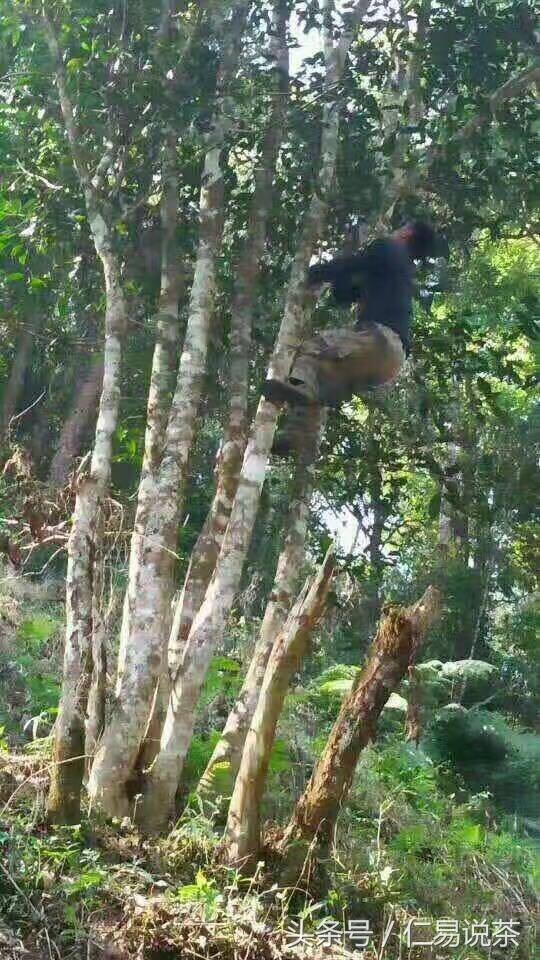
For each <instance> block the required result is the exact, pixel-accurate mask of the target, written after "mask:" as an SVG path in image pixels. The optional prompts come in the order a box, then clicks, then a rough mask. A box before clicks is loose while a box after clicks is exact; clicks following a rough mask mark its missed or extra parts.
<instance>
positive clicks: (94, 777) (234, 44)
mask: <svg viewBox="0 0 540 960" xmlns="http://www.w3.org/2000/svg"><path fill="white" fill-rule="evenodd" d="M246 9H247V7H246V4H239V5H238V6H237V8H236V12H235V15H234V16H233V20H232V23H231V24H230V30H229V31H228V33H227V37H226V40H225V42H224V56H223V61H222V64H221V67H220V75H219V78H218V91H217V98H216V110H215V115H214V121H213V125H212V131H211V134H210V137H209V139H210V144H211V146H210V147H209V149H208V151H207V154H206V157H205V162H204V169H203V172H202V177H201V192H200V203H199V216H200V228H199V244H198V250H197V258H196V263H195V272H194V278H193V284H192V288H191V296H190V304H189V312H188V323H187V328H186V334H185V340H184V345H183V350H182V354H181V358H180V365H179V370H178V377H177V382H176V390H175V393H174V397H173V400H172V404H171V408H170V413H169V418H168V422H167V428H166V432H165V440H164V445H163V455H162V457H161V462H160V464H159V468H158V470H156V471H152V472H148V473H147V474H146V475H145V476H143V477H142V478H141V484H140V490H139V500H138V516H137V518H136V521H135V528H134V531H133V537H132V543H131V554H130V566H129V578H128V587H127V591H126V598H125V603H124V616H123V621H122V630H121V635H120V651H119V658H118V676H117V684H116V696H115V706H114V710H113V713H112V716H111V720H110V722H109V723H108V725H107V727H106V729H105V731H104V734H103V737H102V739H101V742H100V745H99V748H98V751H97V754H96V758H95V760H94V764H93V766H92V771H91V774H90V778H89V783H88V790H89V793H90V796H91V797H92V798H93V799H94V800H96V801H98V802H99V803H100V804H101V805H102V806H103V807H104V808H105V809H106V810H107V811H108V812H109V813H112V814H120V815H123V814H126V813H127V812H128V811H129V802H128V797H127V793H126V784H127V782H128V780H129V777H130V775H131V772H132V770H133V768H134V765H135V763H136V761H137V757H138V754H139V748H140V742H141V738H142V737H143V735H144V732H145V729H146V725H147V720H148V716H149V713H150V710H151V708H152V701H153V698H154V694H155V688H156V682H157V680H158V678H159V677H160V676H161V674H162V667H163V650H164V637H165V636H166V630H167V626H168V618H169V610H170V599H171V594H172V576H171V574H172V560H173V553H172V550H173V546H174V544H175V541H176V533H177V528H178V521H179V517H180V511H181V503H182V497H183V494H184V491H185V482H186V473H187V463H188V456H189V453H190V449H191V444H192V440H193V436H194V432H195V427H196V418H197V411H198V407H199V401H200V396H201V390H202V384H203V379H204V374H205V370H206V359H207V352H208V344H209V339H210V330H211V320H212V313H213V300H214V287H215V267H216V259H217V256H218V253H219V249H220V242H221V236H222V221H223V171H222V169H221V162H220V161H221V153H222V150H223V145H224V141H225V136H226V134H227V132H228V130H229V126H230V119H231V118H230V109H228V107H229V105H228V103H227V98H226V88H227V84H228V81H229V79H230V78H231V76H232V74H233V73H234V70H235V68H236V62H237V57H238V52H239V41H240V37H241V32H242V26H243V23H244V19H245V15H246Z"/></svg>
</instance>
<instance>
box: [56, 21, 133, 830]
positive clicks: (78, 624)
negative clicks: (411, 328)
mask: <svg viewBox="0 0 540 960" xmlns="http://www.w3.org/2000/svg"><path fill="white" fill-rule="evenodd" d="M43 25H44V29H45V35H46V38H47V42H48V46H49V50H50V53H51V56H52V59H53V61H54V68H55V77H56V85H57V88H58V93H59V97H60V106H61V111H62V116H63V120H64V126H65V130H66V134H67V137H68V140H69V144H70V148H71V153H72V157H73V162H74V166H75V169H76V171H77V174H78V177H79V181H80V183H81V187H82V189H83V192H84V198H85V203H86V211H87V216H88V222H89V225H90V231H91V234H92V239H93V241H94V246H95V248H96V253H97V255H98V257H99V258H100V260H101V263H102V267H103V274H104V279H105V298H106V308H105V345H104V354H103V385H102V390H101V397H100V403H99V413H98V419H97V424H96V432H95V439H94V447H93V450H92V458H91V461H90V469H89V471H88V474H87V475H83V476H82V477H81V478H80V479H79V482H78V488H77V497H76V502H75V511H74V516H73V526H72V530H71V535H70V538H69V542H68V565H67V574H66V642H65V649H64V670H63V681H62V696H61V700H60V710H59V714H58V718H57V721H56V724H55V743H54V754H53V765H52V769H51V788H50V792H49V799H48V806H47V812H48V816H49V818H50V819H51V820H53V821H59V822H76V821H77V820H78V819H79V815H80V789H81V784H82V779H83V774H84V749H85V747H84V741H85V729H84V728H85V716H86V710H87V702H88V692H89V688H90V681H91V675H92V641H93V609H92V606H93V575H94V564H95V558H96V552H97V550H98V548H99V543H98V540H97V535H98V531H99V525H100V511H101V506H102V503H103V498H104V497H105V495H106V493H107V489H108V485H109V479H110V469H111V454H112V440H113V435H114V431H115V429H116V424H117V419H118V406H119V400H120V360H121V344H122V337H123V334H124V332H125V328H126V323H127V308H126V302H125V298H124V292H123V289H122V283H121V272H120V266H119V263H118V260H117V258H116V254H115V251H114V244H113V239H112V235H111V230H110V227H109V225H108V223H107V222H106V219H105V217H104V216H103V213H102V210H101V206H100V202H99V198H98V196H97V194H96V191H95V188H94V186H93V184H92V179H91V175H90V171H89V169H88V167H87V165H86V161H85V159H84V158H83V155H82V153H81V149H80V143H81V138H80V135H79V131H78V129H77V125H76V122H75V117H74V111H73V105H72V103H71V99H70V96H69V93H68V88H67V83H66V78H65V73H64V67H63V61H62V56H61V52H60V49H59V46H58V41H57V38H56V35H55V33H54V30H53V28H52V25H51V23H50V21H49V20H48V19H47V17H46V16H44V17H43Z"/></svg>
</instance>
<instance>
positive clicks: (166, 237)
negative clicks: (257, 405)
mask: <svg viewBox="0 0 540 960" xmlns="http://www.w3.org/2000/svg"><path fill="white" fill-rule="evenodd" d="M161 180H162V198H161V230H162V240H161V289H160V295H159V303H158V312H157V313H156V315H155V317H154V323H155V326H156V343H155V346H154V355H153V358H152V373H151V377H150V388H149V391H148V402H147V411H146V432H145V442H144V456H143V463H142V470H141V481H140V484H139V498H138V501H137V512H136V516H135V530H136V531H138V530H145V529H146V525H147V523H148V520H149V513H150V511H151V509H152V496H151V491H152V490H153V488H154V487H153V485H154V484H155V483H156V482H157V473H158V471H159V468H160V465H161V461H162V457H163V452H164V445H165V435H166V430H167V420H168V416H169V412H170V406H171V399H172V387H173V377H174V373H175V370H176V359H177V358H176V354H177V348H178V340H179V316H178V301H179V296H180V288H181V284H182V273H181V268H180V263H179V260H178V245H177V241H176V230H177V226H178V171H177V157H176V135H175V134H174V132H173V131H172V130H169V131H167V133H166V136H165V142H164V146H163V159H162V164H161ZM175 537H176V531H175V530H174V531H172V530H171V531H170V538H169V539H170V542H168V543H167V551H165V553H164V555H163V558H162V560H163V567H164V571H163V572H164V574H166V573H167V569H166V568H168V570H169V576H172V569H173V560H174V547H175ZM136 546H140V545H139V544H138V541H137V542H136V543H135V542H134V544H133V545H132V553H131V555H130V563H131V562H132V560H134V559H135V558H137V559H139V560H140V554H135V547H136ZM128 593H129V588H128ZM128 593H126V603H125V606H124V618H123V623H122V635H123V636H124V637H127V638H129V635H130V631H131V629H132V626H133V625H132V622H131V612H132V608H131V605H130V604H129V602H128V601H127V597H128ZM168 626H169V621H168V619H167V608H166V607H165V608H164V622H163V633H162V653H161V657H162V667H161V670H160V675H159V676H158V677H157V679H156V681H155V683H156V684H158V689H157V690H156V696H155V698H154V701H153V710H152V716H151V718H150V720H149V722H148V725H147V727H146V730H145V735H144V737H143V741H142V743H141V748H140V755H139V758H138V761H137V764H138V765H140V766H145V764H146V763H149V762H150V761H151V760H152V759H153V757H154V755H155V749H156V745H157V743H159V732H160V730H161V725H162V723H163V716H164V707H165V705H166V703H167V699H168V692H169V691H168V685H167V668H166V643H165V638H166V636H167V628H168ZM127 642H129V640H128V641H127Z"/></svg>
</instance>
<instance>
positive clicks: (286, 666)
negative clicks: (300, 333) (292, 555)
mask: <svg viewBox="0 0 540 960" xmlns="http://www.w3.org/2000/svg"><path fill="white" fill-rule="evenodd" d="M333 572H334V551H333V548H332V547H330V549H329V550H328V552H327V554H326V557H325V559H324V562H323V563H322V565H321V567H320V568H319V570H318V572H317V574H316V576H315V577H314V578H313V579H312V580H311V582H310V581H309V580H307V581H306V584H305V586H304V588H303V590H302V591H301V593H300V595H299V597H298V599H297V601H296V603H295V605H294V607H293V609H292V610H291V612H290V614H289V617H288V619H287V622H286V624H285V626H284V627H283V630H282V631H281V633H280V634H279V636H278V637H277V639H276V642H275V643H274V647H273V650H272V653H271V655H270V659H269V661H268V666H267V667H266V671H265V674H264V680H263V684H262V688H261V692H260V695H259V699H258V702H257V707H256V709H255V713H254V716H253V720H252V722H251V725H250V728H249V732H248V735H247V737H246V743H245V746H244V751H243V753H242V761H241V764H240V770H239V772H238V776H237V778H236V782H235V785H234V791H233V795H232V799H231V805H230V807H229V816H228V818H227V826H226V829H225V853H226V857H227V860H228V862H229V863H234V864H239V865H242V866H249V865H250V864H251V863H252V862H253V860H254V859H256V858H257V857H258V854H259V848H260V819H259V818H260V806H261V800H262V796H263V790H264V784H265V782H266V774H267V771H268V763H269V760H270V753H271V751H272V745H273V743H274V736H275V732H276V726H277V722H278V720H279V717H280V714H281V711H282V708H283V702H284V700H285V695H286V693H287V689H288V686H289V683H290V680H291V677H292V676H293V674H294V673H296V671H297V670H298V669H299V666H300V664H301V662H302V659H303V657H304V655H305V653H306V651H307V648H308V645H309V642H310V640H311V637H312V635H313V631H314V629H315V627H316V626H317V624H318V622H319V620H320V618H321V617H322V615H323V613H324V610H325V606H326V598H327V595H328V590H329V587H330V582H331V580H332V575H333Z"/></svg>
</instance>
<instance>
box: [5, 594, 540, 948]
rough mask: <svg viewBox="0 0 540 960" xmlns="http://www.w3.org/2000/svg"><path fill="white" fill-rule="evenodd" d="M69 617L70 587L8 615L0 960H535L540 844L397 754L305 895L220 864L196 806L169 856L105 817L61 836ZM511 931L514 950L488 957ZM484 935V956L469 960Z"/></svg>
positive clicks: (386, 754) (365, 787)
mask: <svg viewBox="0 0 540 960" xmlns="http://www.w3.org/2000/svg"><path fill="white" fill-rule="evenodd" d="M62 616H63V610H62V599H61V594H60V591H59V590H58V586H57V584H55V583H54V582H52V583H51V584H49V585H48V586H46V588H45V589H40V590H39V591H36V590H34V588H33V587H32V586H31V585H28V587H27V588H25V589H24V591H23V595H17V596H13V595H12V594H11V595H9V596H3V597H2V598H1V602H0V708H1V714H0V721H1V722H2V723H3V724H4V729H3V730H2V728H0V960H23V958H26V960H98V958H100V960H127V958H136V960H182V958H186V960H214V958H216V960H217V958H220V960H221V958H223V960H279V958H283V960H293V958H297V960H302V958H304V960H322V958H323V957H332V958H335V960H347V958H351V960H352V958H358V957H360V956H363V958H364V960H383V958H384V960H398V958H400V960H401V958H402V957H404V956H410V957H413V958H415V960H416V958H418V960H423V958H426V960H427V958H429V960H433V958H436V957H439V956H440V957H448V956H452V955H453V956H459V957H463V958H466V960H484V958H485V960H487V958H488V957H489V958H490V960H497V958H499V957H500V958H501V960H502V958H503V957H516V958H519V960H532V957H533V955H534V943H533V932H532V930H533V917H534V910H535V896H534V883H535V871H536V872H537V870H538V867H537V866H535V854H536V855H537V851H538V845H536V849H535V845H534V843H533V842H532V841H531V840H530V838H527V837H526V836H524V835H523V831H522V830H518V829H517V828H516V829H514V828H513V826H512V824H511V823H510V822H509V818H504V817H503V816H499V815H498V814H497V813H496V812H495V813H494V811H493V808H492V807H491V806H490V804H489V802H488V799H487V797H486V796H485V795H483V794H480V795H474V796H473V795H470V794H467V792H466V791H464V790H459V789H458V790H456V788H455V782H454V780H453V778H452V777H449V773H448V771H447V770H438V769H437V768H436V767H435V766H434V765H433V763H431V762H430V761H429V760H428V759H426V757H425V756H423V754H422V752H421V751H416V752H415V751H414V750H413V748H410V747H408V746H406V745H404V744H403V743H400V742H396V741H395V740H392V739H390V740H388V742H387V743H383V744H381V745H380V746H377V747H375V748H373V749H372V750H368V751H366V752H365V755H364V756H363V758H362V760H361V763H360V766H359V771H358V787H357V789H356V791H353V793H352V795H351V798H350V803H349V805H348V809H347V811H344V813H343V814H342V818H341V820H340V824H339V830H338V842H337V844H336V847H335V849H334V850H333V852H332V857H331V858H330V859H329V860H328V861H325V862H324V863H323V864H322V865H319V867H318V868H317V869H314V870H313V871H312V872H310V873H309V875H307V874H306V877H307V882H306V883H305V884H297V885H295V886H294V887H287V886H286V885H285V883H284V882H282V880H281V877H280V865H279V862H278V861H277V860H276V858H275V857H273V856H272V853H271V847H269V848H268V850H267V851H266V854H267V855H265V856H264V859H265V863H261V864H260V866H259V869H258V871H257V873H256V875H255V877H254V878H253V877H252V878H246V877H243V876H242V875H241V874H240V873H239V872H238V871H237V870H234V869H231V868H228V867H225V866H223V865H221V864H220V860H219V844H220V830H219V824H216V823H212V822H210V821H209V820H208V819H207V818H205V817H204V816H203V815H202V813H201V812H200V811H199V810H197V809H196V808H194V807H191V808H190V810H189V812H188V814H187V815H184V816H183V818H182V819H181V820H180V821H179V823H178V824H177V825H176V827H175V828H174V829H173V830H172V831H171V833H170V834H169V835H168V836H167V837H165V838H161V839H155V840H149V839H145V838H144V837H142V836H140V835H139V834H138V833H137V832H136V831H135V829H134V828H133V826H132V824H131V823H130V822H129V821H127V820H126V821H122V822H119V821H117V822H108V821H105V820H103V819H102V818H100V817H99V816H98V815H96V812H95V811H91V817H89V816H88V811H85V813H84V815H83V818H82V822H81V823H80V824H79V825H77V826H75V827H62V828H53V827H50V826H48V825H47V824H46V820H45V798H46V791H47V788H48V777H49V773H48V771H49V764H50V755H51V742H50V737H48V736H46V734H47V731H48V729H49V728H50V724H51V721H52V719H53V717H54V713H55V710H56V703H57V699H58V692H59V682H58V678H59V671H60V653H61V633H62ZM43 734H45V736H43ZM204 762H205V760H204V758H203V763H204ZM279 777H281V779H279ZM290 780H291V777H290V771H288V770H287V769H285V770H284V771H282V772H281V774H277V775H276V778H275V779H274V781H273V782H272V783H271V784H270V787H269V793H270V794H271V797H270V798H269V799H270V807H269V809H268V811H266V812H267V813H269V819H270V820H272V819H274V820H276V819H279V820H280V821H281V822H283V819H282V818H283V815H284V813H286V811H287V809H290V808H291V806H292V804H293V802H294V796H293V794H292V793H291V787H290ZM287 785H288V786H287ZM287 789H288V791H289V792H288V793H287ZM294 789H295V788H294V787H293V792H294ZM289 794H290V795H289ZM272 804H273V806H272ZM276 811H277V812H278V814H279V816H277V815H276ZM272 829H273V828H272V827H270V828H269V830H268V837H269V840H270V838H271V836H272ZM536 877H537V873H536ZM415 918H421V922H422V923H428V922H429V923H431V924H432V926H433V932H434V933H437V930H438V928H437V923H438V922H439V921H440V918H446V919H447V922H451V923H453V924H454V925H455V924H459V925H461V926H460V931H459V938H460V944H459V947H458V948H454V947H452V943H453V942H454V941H453V940H452V936H451V934H450V933H449V932H448V929H447V933H446V940H445V939H444V937H443V934H442V932H441V931H438V936H439V940H440V943H439V947H437V946H435V947H434V948H429V949H420V948H413V949H408V948H407V937H406V933H405V931H406V929H407V925H408V924H409V923H410V922H411V921H412V922H414V921H415ZM437 918H439V919H437ZM503 921H504V922H506V923H513V924H514V927H515V929H516V930H518V931H519V933H518V935H517V936H516V940H515V942H513V941H511V942H510V943H508V944H507V945H506V946H503V945H501V944H500V943H499V944H497V943H495V944H493V943H492V942H490V945H489V946H488V940H489V936H491V935H492V934H493V931H494V929H495V927H496V925H497V924H500V923H501V922H503ZM474 922H476V923H483V924H484V925H485V926H484V928H483V930H484V934H483V936H484V939H483V940H482V938H480V939H479V942H478V943H477V944H476V946H474V945H473V946H471V947H470V948H469V949H466V950H465V951H464V949H463V947H464V943H463V939H464V935H465V927H466V926H467V928H468V929H469V930H470V928H471V924H472V923H474ZM359 929H360V930H363V929H368V931H369V942H368V946H367V949H366V950H364V951H363V952H362V951H361V950H360V949H359V948H358V946H355V944H356V943H357V941H355V940H354V932H355V931H356V933H358V931H359ZM441 929H442V928H441ZM489 931H491V933H489ZM350 934H353V939H351V936H350ZM454 937H455V934H454ZM357 939H358V938H357ZM477 939H478V938H477ZM445 943H446V946H445ZM448 944H449V945H448Z"/></svg>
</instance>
